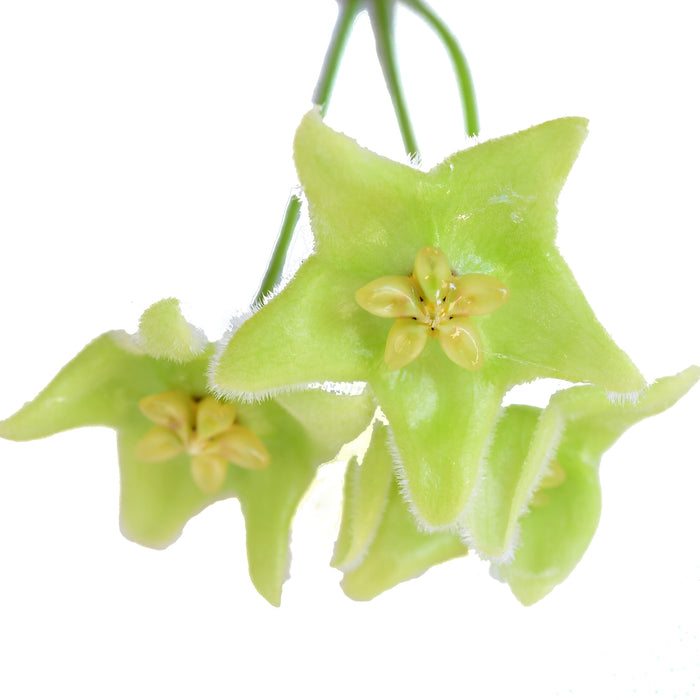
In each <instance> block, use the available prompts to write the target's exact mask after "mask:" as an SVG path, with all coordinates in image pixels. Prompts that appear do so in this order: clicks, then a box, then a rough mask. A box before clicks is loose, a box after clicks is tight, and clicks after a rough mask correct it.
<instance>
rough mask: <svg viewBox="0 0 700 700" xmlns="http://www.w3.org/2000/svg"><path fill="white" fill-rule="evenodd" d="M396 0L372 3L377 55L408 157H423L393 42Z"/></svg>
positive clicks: (370, 10)
mask: <svg viewBox="0 0 700 700" xmlns="http://www.w3.org/2000/svg"><path fill="white" fill-rule="evenodd" d="M394 9H395V4H394V0H374V2H373V3H372V4H371V5H370V6H369V15H370V19H371V21H372V27H373V29H374V36H375V40H376V43H377V56H378V57H379V63H380V65H381V67H382V72H383V73H384V80H385V81H386V86H387V89H388V90H389V94H390V95H391V102H392V104H393V105H394V112H395V113H396V119H397V120H398V122H399V129H400V131H401V138H402V139H403V145H404V148H405V150H406V153H407V154H408V156H409V158H411V159H413V160H420V153H419V152H418V144H417V142H416V137H415V134H414V133H413V126H412V125H411V120H410V118H409V116H408V107H407V106H406V98H405V97H404V94H403V88H402V87H401V80H400V78H399V70H398V65H397V62H396V46H395V42H394Z"/></svg>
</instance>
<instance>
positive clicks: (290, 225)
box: [253, 0, 362, 306]
mask: <svg viewBox="0 0 700 700" xmlns="http://www.w3.org/2000/svg"><path fill="white" fill-rule="evenodd" d="M361 9H362V2H361V0H340V6H339V9H338V18H337V19H336V22H335V27H334V28H333V34H332V36H331V40H330V43H329V44H328V49H327V50H326V56H325V58H324V59H323V66H322V67H321V73H320V75H319V77H318V81H317V82H316V87H315V89H314V93H313V97H312V100H313V103H314V104H315V105H318V106H319V108H320V110H321V115H322V116H323V115H325V113H326V110H327V109H328V103H329V102H330V99H331V93H332V92H333V85H334V84H335V79H336V77H337V75H338V68H339V67H340V60H341V58H342V57H343V52H344V51H345V46H346V45H347V43H348V39H349V37H350V32H351V31H352V27H353V24H354V23H355V18H356V17H357V15H358V13H359V12H360V10H361ZM300 211H301V200H300V199H299V197H297V196H296V195H295V194H293V195H291V197H290V198H289V201H288V202H287V208H286V209H285V212H284V217H283V218H282V226H281V227H280V232H279V234H278V236H277V241H276V242H275V248H274V250H273V251H272V256H271V257H270V262H269V263H268V265H267V270H266V271H265V276H264V277H263V281H262V282H261V284H260V289H259V290H258V293H257V294H256V295H255V299H254V300H253V305H254V306H255V305H257V304H261V303H262V302H263V301H264V299H265V297H266V296H267V295H268V294H269V293H270V292H271V291H272V290H273V289H274V287H275V285H276V284H277V283H278V282H279V281H280V279H281V278H282V271H283V270H284V263H285V260H286V259H287V251H288V250H289V245H290V244H291V242H292V237H293V235H294V229H295V228H296V225H297V221H299V212H300Z"/></svg>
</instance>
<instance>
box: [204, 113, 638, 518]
mask: <svg viewBox="0 0 700 700" xmlns="http://www.w3.org/2000/svg"><path fill="white" fill-rule="evenodd" d="M585 135H586V122H585V120H583V119H578V118H567V119H558V120H555V121H551V122H547V123H545V124H541V125H539V126H535V127H533V128H531V129H527V130H525V131H522V132H519V133H517V134H513V135H511V136H506V137H504V138H500V139H496V140H493V141H487V142H485V143H482V144H480V145H477V146H474V147H472V148H469V149H467V150H465V151H461V152H459V153H456V154H455V155H453V156H451V157H450V158H448V159H447V160H446V161H444V162H443V163H442V164H440V165H438V166H437V167H435V168H433V169H432V170H430V171H429V172H421V171H419V170H416V169H414V168H411V167H408V166H405V165H401V164H399V163H395V162H393V161H391V160H387V159H386V158H382V157H381V156H378V155H376V154H374V153H372V152H370V151H368V150H365V149H363V148H361V147H360V146H358V145H357V143H355V142H354V141H353V140H351V139H350V138H348V137H346V136H344V135H342V134H339V133H336V132H335V131H333V130H332V129H330V128H328V127H327V126H325V124H323V122H322V121H321V118H320V116H319V115H318V114H317V113H316V112H311V113H309V114H308V115H307V116H306V117H305V118H304V119H303V121H302V123H301V126H300V127H299V130H298V132H297V136H296V141H295V160H296V165H297V170H298V172H299V178H300V180H301V184H302V186H303V188H304V191H305V193H306V197H307V198H308V203H309V211H310V215H311V223H312V227H313V230H314V234H315V244H316V245H315V252H314V254H313V255H311V256H310V257H309V258H308V259H307V260H306V262H304V263H303V264H302V266H301V268H300V269H299V271H298V272H297V274H296V276H295V278H294V279H293V280H292V281H291V282H290V283H289V285H288V286H287V287H286V288H285V289H283V290H282V292H281V293H280V294H279V295H278V296H276V297H275V298H273V299H272V300H270V301H269V302H268V303H267V304H266V305H265V306H264V307H263V308H262V309H261V310H260V311H259V312H258V313H257V314H255V316H253V317H252V318H251V319H249V320H248V321H246V323H244V324H243V325H242V326H241V328H240V329H239V330H238V332H237V333H236V334H235V335H234V336H233V338H232V339H231V342H230V343H229V345H228V347H227V348H226V349H225V350H224V352H223V353H222V355H221V357H220V360H219V362H218V364H217V366H216V367H215V369H214V371H213V381H214V384H215V385H216V387H217V390H219V391H221V392H222V393H223V394H226V395H229V396H231V397H243V398H246V399H250V398H251V397H258V396H265V395H267V394H269V393H270V392H272V393H274V392H275V391H278V390H281V389H285V388H289V387H296V386H304V385H307V384H309V383H314V382H324V381H336V382H348V381H365V382H368V383H369V385H370V386H371V390H372V392H373V394H374V396H375V398H376V399H377V401H378V403H379V404H380V406H381V407H382V409H383V411H384V413H385V415H386V417H387V418H388V421H389V424H390V426H391V432H392V437H393V441H394V444H395V447H396V454H397V457H398V461H399V463H400V465H399V468H400V477H401V479H402V482H403V485H404V492H405V494H406V496H407V498H408V499H409V502H410V504H411V508H412V510H413V513H414V515H415V516H416V517H417V518H418V519H419V521H420V523H421V525H422V526H423V527H428V528H446V527H452V526H453V525H454V524H455V523H456V522H457V521H458V520H459V519H460V517H462V515H463V513H464V511H465V508H466V507H467V504H468V502H469V498H470V495H471V493H472V489H473V487H474V485H475V484H476V483H478V481H479V480H480V469H481V468H483V465H484V463H485V457H486V454H487V448H488V445H489V443H490V440H491V437H492V432H493V428H494V425H495V423H496V420H497V418H498V416H499V413H500V410H501V408H500V406H501V400H502V398H503V396H504V394H505V392H506V391H507V390H508V389H509V388H510V387H512V386H513V385H515V384H518V383H522V382H528V381H531V380H533V379H535V378H537V377H543V376H548V377H555V378H560V379H565V380H569V381H572V382H587V383H593V384H598V385H600V386H603V387H605V388H606V389H607V390H608V391H611V392H620V393H634V392H638V391H639V390H641V389H642V388H643V387H644V386H645V382H644V379H643V378H642V376H641V375H640V373H639V371H638V370H637V369H636V368H635V366H634V365H633V364H632V362H631V361H630V360H629V358H628V357H627V355H625V353H624V352H623V351H622V350H620V349H619V348H618V347H617V346H616V345H615V343H614V342H613V341H612V340H611V338H610V336H609V335H608V334H607V333H606V331H605V330H604V329H603V328H602V326H601V325H600V323H599V322H598V321H597V320H596V318H595V316H594V314H593V311H592V310H591V308H590V307H589V305H588V304H587V302H586V300H585V298H584V296H583V293H582V292H581V290H580V288H579V287H578V285H577V284H576V281H575V280H574V278H573V275H572V273H571V271H570V270H569V268H568V267H567V265H566V263H565V262H564V261H563V259H562V258H561V256H560V254H559V252H558V250H557V248H556V245H555V242H554V237H555V232H556V200H557V196H558V194H559V191H560V189H561V187H562V185H563V183H564V180H565V178H566V176H567V174H568V172H569V169H570V168H571V166H572V164H573V162H574V160H575V158H576V155H577V153H578V150H579V148H580V146H581V143H582V142H583V140H584V138H585ZM426 251H429V253H428V254H426ZM431 256H432V257H431ZM431 266H432V267H431ZM424 268H425V269H424ZM423 269H424V272H425V274H424V275H423V276H424V282H423V281H421V280H419V279H418V278H419V277H420V276H421V273H420V270H423ZM417 270H418V272H416V271H417ZM387 279H389V280H390V281H389V283H388V284H385V282H386V280H387ZM406 280H408V282H407V281H406ZM462 280H472V281H476V282H474V286H473V287H472V290H471V292H465V291H462ZM465 284H466V282H465ZM506 290H507V293H506ZM423 291H424V292H425V293H426V295H427V296H426V297H424V302H421V301H420V298H419V299H418V300H416V299H415V295H416V294H418V295H419V297H420V296H422V294H421V292H423ZM441 291H442V292H443V294H442V296H440V292H441ZM445 291H446V293H445ZM507 294H508V298H507V300H506V301H505V303H503V301H504V299H505V297H506V295H507ZM443 298H444V299H443ZM358 302H359V303H358ZM382 304H384V308H382ZM499 304H500V306H499ZM470 305H473V306H474V307H476V311H475V309H474V308H473V307H472V308H470ZM480 305H481V308H479V307H480ZM368 309H369V310H368ZM455 310H456V311H457V313H454V314H453V313H452V311H455ZM478 311H483V313H478ZM409 313H410V314H411V315H410V316H407V314H409ZM413 316H415V320H414V319H413ZM450 316H454V318H452V319H450V318H449V317H450ZM397 328H398V330H397ZM453 334H454V336H455V337H452V336H453ZM430 335H437V336H438V338H442V343H440V342H439V341H435V340H433V339H431V338H430V337H429V336H430ZM418 350H420V351H419V352H418ZM387 359H388V362H387Z"/></svg>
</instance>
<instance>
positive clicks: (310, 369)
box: [211, 258, 387, 400]
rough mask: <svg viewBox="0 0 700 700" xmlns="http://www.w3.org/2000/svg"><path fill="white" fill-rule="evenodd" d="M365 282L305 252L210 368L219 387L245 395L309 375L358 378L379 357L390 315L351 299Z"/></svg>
mask: <svg viewBox="0 0 700 700" xmlns="http://www.w3.org/2000/svg"><path fill="white" fill-rule="evenodd" d="M366 282H367V280H366V279H364V278H363V279H360V278H358V277H355V276H352V275H348V274H347V273H346V272H342V271H338V270H333V269H328V268H324V267H323V266H322V265H319V264H318V261H317V259H316V258H311V259H309V260H307V261H306V262H305V263H304V265H302V267H301V268H300V269H299V272H298V273H297V275H296V276H295V278H294V279H293V280H292V281H291V282H290V283H289V285H288V286H287V287H286V288H285V289H284V290H283V292H282V293H281V294H279V295H278V296H277V297H275V298H274V299H271V300H270V301H269V302H268V303H267V304H266V305H265V306H264V307H263V308H262V309H260V310H259V311H258V312H257V313H256V314H255V315H254V316H252V317H251V318H249V319H248V320H247V321H246V322H245V323H243V325H242V326H241V327H240V328H239V329H238V331H237V332H236V333H235V335H234V336H233V338H232V339H231V340H230V341H229V343H228V345H227V346H226V347H225V348H224V350H223V351H222V353H221V355H220V357H219V360H218V363H217V364H216V365H215V366H214V367H213V368H212V371H211V379H212V382H213V384H214V386H215V388H216V390H217V391H218V392H220V393H222V394H224V395H229V396H235V397H239V398H242V399H244V400H246V399H247V400H250V399H251V398H259V397H260V396H265V395H268V394H270V393H274V392H275V391H276V390H280V389H284V390H288V389H289V388H292V387H294V388H299V387H300V386H304V385H306V384H310V383H312V382H321V383H322V382H326V381H335V382H352V381H357V380H359V379H361V378H362V375H363V374H364V373H366V372H367V370H368V369H369V368H370V367H372V366H374V365H375V364H377V363H378V362H380V361H381V353H382V352H383V350H384V344H385V342H386V334H387V321H386V320H384V319H381V318H377V317H376V316H373V315H372V314H368V313H367V312H366V311H364V310H363V309H362V308H360V307H359V306H358V304H357V302H356V301H355V292H356V291H357V290H358V289H359V288H360V287H362V286H363V285H364V284H366ZM368 346H369V347H370V348H374V353H372V352H371V351H368Z"/></svg>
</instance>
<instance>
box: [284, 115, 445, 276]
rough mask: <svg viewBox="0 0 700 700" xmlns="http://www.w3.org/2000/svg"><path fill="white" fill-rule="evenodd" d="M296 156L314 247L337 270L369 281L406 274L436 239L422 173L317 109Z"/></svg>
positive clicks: (300, 136) (304, 126) (302, 132)
mask: <svg viewBox="0 0 700 700" xmlns="http://www.w3.org/2000/svg"><path fill="white" fill-rule="evenodd" d="M294 160H295V163H296V166H297V171H298V173H299V179H300V181H301V185H302V187H303V188H304V192H305V193H306V196H307V198H308V200H309V212H310V214H311V221H312V225H313V229H314V234H315V237H316V242H317V250H318V252H319V254H322V255H324V256H325V257H326V258H327V259H328V260H329V261H331V262H332V263H333V264H334V265H335V266H336V267H338V269H349V270H353V271H356V270H359V271H362V273H363V274H366V282H369V281H371V280H373V279H376V278H377V277H381V276H382V275H392V274H405V275H409V274H410V273H411V270H412V268H413V263H414V260H415V257H416V253H417V252H418V251H419V250H420V249H421V248H422V247H423V246H425V245H435V244H434V242H433V239H434V238H435V236H436V234H435V225H434V223H433V220H432V217H431V215H430V212H429V211H428V210H426V208H425V207H424V206H423V196H422V187H423V185H422V183H423V181H424V180H425V175H424V174H423V173H421V172H419V171H418V170H414V169H413V168H410V167H408V166H405V165H400V164H399V163H395V162H393V161H391V160H388V159H386V158H382V157H381V156H378V155H376V154H375V153H372V152H371V151H368V150H366V149H364V148H361V147H360V146H358V144H357V143H356V142H355V141H353V140H352V139H350V138H348V137H347V136H344V135H343V134H339V133H337V132H335V131H333V130H332V129H330V128H329V127H327V126H326V125H325V124H324V123H323V121H322V120H321V117H320V115H319V114H318V113H317V112H315V111H314V112H310V113H309V114H307V115H306V116H305V117H304V119H303V120H302V122H301V125H300V126H299V129H298V131H297V134H296V139H295V142H294ZM366 282H365V283H366ZM359 286H362V285H359ZM358 288H359V287H358Z"/></svg>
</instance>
